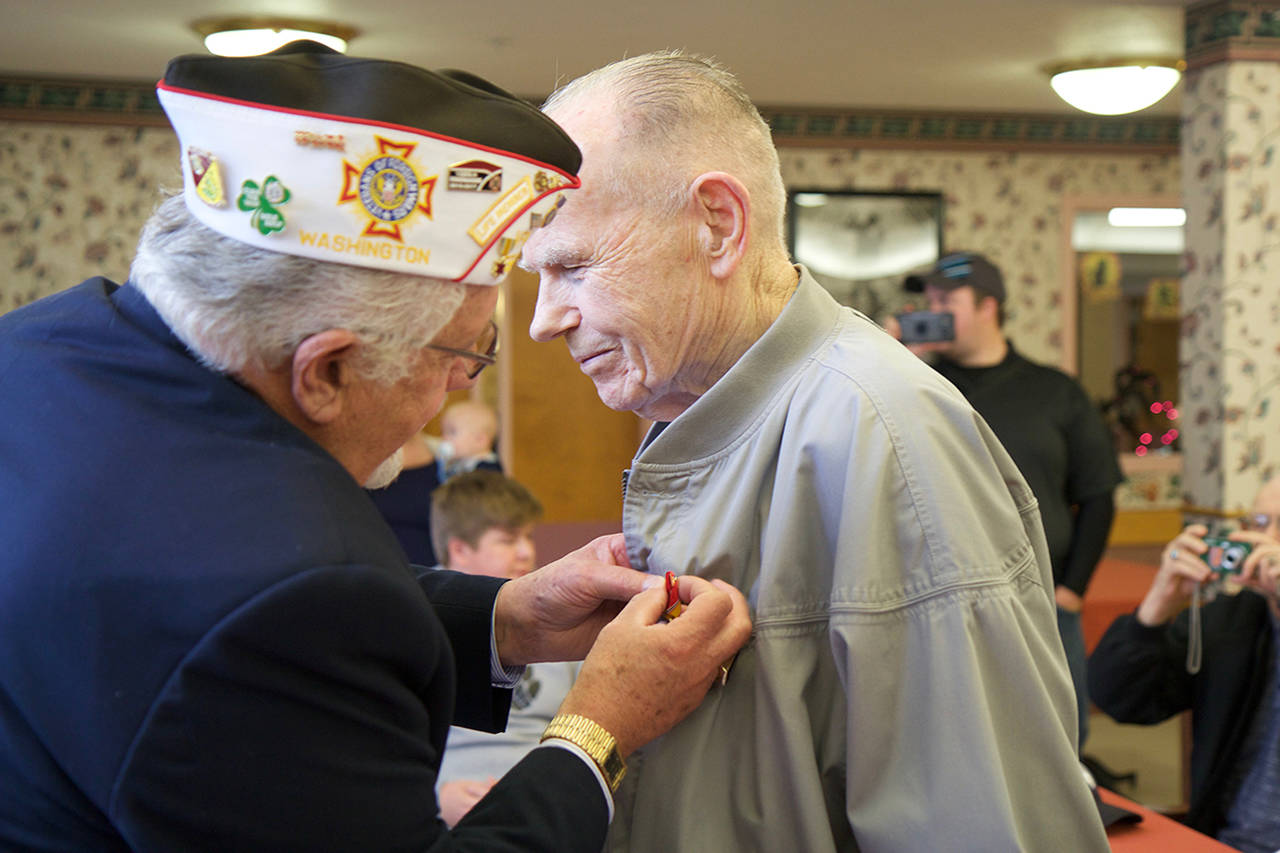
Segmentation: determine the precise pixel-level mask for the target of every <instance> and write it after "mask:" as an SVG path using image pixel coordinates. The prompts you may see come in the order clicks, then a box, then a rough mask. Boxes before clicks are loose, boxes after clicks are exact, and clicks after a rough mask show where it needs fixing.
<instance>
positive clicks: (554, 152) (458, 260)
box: [157, 41, 582, 284]
mask: <svg viewBox="0 0 1280 853" xmlns="http://www.w3.org/2000/svg"><path fill="white" fill-rule="evenodd" d="M157 91H158V94H159V97H160V103H161V104H162V106H163V107H164V110H165V113H166V114H167V115H168V117H169V121H170V122H171V123H172V124H173V127H174V130H175V131H177V134H178V141H179V144H180V146H181V151H182V172H183V188H184V193H185V199H186V203H187V207H188V208H190V210H191V212H192V213H193V214H194V215H195V216H196V218H198V219H199V220H200V221H201V222H203V223H204V224H205V225H207V226H208V227H210V228H212V229H213V230H215V231H217V232H218V233H220V234H223V235H225V236H227V237H231V238H233V239H235V240H240V241H242V242H245V243H250V244H252V245H254V246H259V247H261V248H264V249H270V250H273V251H277V252H284V253H287V254H291V255H302V256H304V257H308V258H315V259H317V260H321V261H331V262H334V263H343V264H355V265H357V266H363V267H372V268H375V269H385V270H396V271H399V272H407V273H414V274H417V275H423V276H430V277H433V278H440V279H446V280H451V281H456V282H463V283H466V284H497V283H499V282H501V281H502V279H503V278H505V277H506V274H507V272H508V271H509V270H510V269H511V267H512V266H513V265H514V263H515V261H516V259H517V258H518V257H519V255H520V249H521V247H522V245H523V243H524V241H525V239H527V238H528V236H529V233H530V232H531V231H532V230H533V229H535V228H538V227H540V226H542V225H545V224H547V223H548V222H549V221H550V220H551V218H552V217H553V216H554V215H555V212H556V211H557V210H558V209H559V206H560V205H561V204H563V203H564V195H563V193H562V191H563V190H566V189H572V188H575V187H578V186H579V185H580V182H579V181H578V178H577V172H578V167H579V166H580V165H581V163H582V156H581V154H580V153H579V151H578V148H577V146H576V145H574V143H573V141H572V140H570V139H569V137H568V136H567V135H566V134H565V133H564V131H563V130H561V129H560V127H559V126H557V125H556V124H555V123H554V122H553V121H551V120H550V119H549V118H547V117H546V116H545V115H543V114H542V113H541V112H540V111H539V110H538V109H537V108H535V107H534V106H533V105H531V104H529V103H527V102H525V101H523V100H521V99H519V98H516V97H514V96H512V95H510V94H508V93H507V92H504V91H503V90H502V89H499V88H498V87H497V86H494V85H493V84H491V83H489V82H487V81H485V80H482V79H481V78H479V77H476V76H474V75H472V74H468V73H466V72H462V71H439V72H433V71H427V70H425V69H422V68H416V67H414V66H412V65H406V64H404V63H400V62H388V61H384V60H378V59H362V58H358V57H348V56H345V55H343V54H340V53H337V52H335V51H333V50H330V49H329V48H327V47H324V46H323V45H319V44H316V43H314V42H306V41H301V42H293V43H292V44H288V45H285V46H284V47H282V48H280V49H279V50H277V51H275V52H273V53H269V54H266V55H263V56H254V57H242V58H241V57H237V58H228V57H217V56H207V55H190V56H181V57H178V58H177V59H174V60H172V61H171V62H170V63H169V66H168V68H167V70H166V71H165V75H164V79H163V80H161V81H160V83H159V84H158V85H157Z"/></svg>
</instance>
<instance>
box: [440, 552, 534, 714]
mask: <svg viewBox="0 0 1280 853" xmlns="http://www.w3.org/2000/svg"><path fill="white" fill-rule="evenodd" d="M418 583H419V585H420V586H421V587H422V590H423V592H425V593H426V594H427V600H429V601H430V602H431V607H432V609H434V610H435V613H436V616H437V617H438V618H439V619H440V623H441V624H442V625H443V626H444V630H445V633H446V634H447V635H448V636H449V645H450V647H451V648H452V649H453V657H454V672H456V673H457V677H458V686H457V690H456V698H455V703H454V717H453V722H454V724H455V725H459V726H466V727H467V728H469V729H476V730H477V731H482V732H500V731H503V730H505V729H506V727H507V714H508V712H509V711H510V709H511V691H510V690H505V689H501V688H496V687H494V686H493V680H492V677H491V675H490V645H489V644H490V635H491V633H492V630H493V603H494V599H495V598H497V595H498V590H499V589H500V588H501V587H502V585H503V584H504V583H506V580H505V579H502V578H489V577H480V576H476V575H467V574H463V573H462V572H451V571H449V570H448V569H431V570H428V571H425V572H423V573H421V574H419V575H418Z"/></svg>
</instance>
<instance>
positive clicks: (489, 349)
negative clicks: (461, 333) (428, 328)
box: [427, 320, 498, 379]
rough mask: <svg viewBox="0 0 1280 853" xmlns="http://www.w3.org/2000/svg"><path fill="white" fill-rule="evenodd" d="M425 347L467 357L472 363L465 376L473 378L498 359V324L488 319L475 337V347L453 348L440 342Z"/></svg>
mask: <svg viewBox="0 0 1280 853" xmlns="http://www.w3.org/2000/svg"><path fill="white" fill-rule="evenodd" d="M427 347H428V348H430V349H434V350H439V351H440V352H447V353H449V354H450V355H456V356H459V357H461V358H465V359H469V360H470V361H471V362H472V364H471V366H470V367H468V368H467V378H468V379H475V378H476V377H477V376H479V375H480V371H482V370H484V369H485V368H486V367H488V366H489V365H491V364H496V363H497V361H498V324H497V323H495V322H493V320H490V321H489V325H487V326H485V327H484V331H483V332H481V333H480V337H479V338H477V339H476V343H475V349H455V348H454V347H444V346H440V344H427Z"/></svg>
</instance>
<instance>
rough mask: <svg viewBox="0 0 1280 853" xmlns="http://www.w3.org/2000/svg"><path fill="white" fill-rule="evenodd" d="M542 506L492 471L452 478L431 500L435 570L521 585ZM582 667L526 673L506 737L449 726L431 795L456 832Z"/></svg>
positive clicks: (532, 561) (534, 739)
mask: <svg viewBox="0 0 1280 853" xmlns="http://www.w3.org/2000/svg"><path fill="white" fill-rule="evenodd" d="M541 517H542V504H541V503H539V502H538V499H537V498H535V497H534V496H533V494H532V493H531V492H530V491H529V490H528V489H526V488H525V487H524V486H523V485H521V484H520V483H518V482H516V481H515V480H513V479H511V478H510V477H507V476H505V475H503V474H500V473H498V472H497V471H485V470H480V471H471V472H469V473H466V474H459V475H458V476H456V477H452V478H450V479H449V481H448V482H446V483H443V484H442V485H441V486H440V487H439V488H438V489H436V492H435V495H434V496H433V497H432V500H431V529H432V535H433V539H434V541H435V550H436V553H438V554H440V562H441V566H439V568H446V569H452V570H454V571H458V572H466V573H467V574H471V575H488V576H489V577H497V578H518V577H521V576H523V575H527V574H528V573H529V572H531V571H533V570H534V569H535V568H536V566H537V563H536V559H537V555H536V553H535V549H534V544H533V529H534V525H535V524H536V523H537V522H538V520H539V519H540V518H541ZM578 667H579V664H577V663H576V662H569V661H557V662H552V663H536V664H530V665H528V666H526V667H525V671H524V675H523V676H522V677H521V679H520V681H519V682H517V683H516V686H515V691H514V693H513V695H512V697H511V715H510V717H508V718H507V730H506V731H505V732H500V733H497V734H491V733H489V732H479V731H475V730H474V729H468V728H462V727H460V726H454V727H452V728H451V729H450V730H449V741H448V744H447V745H446V746H445V751H444V760H443V762H442V763H441V765H440V774H439V776H438V777H437V783H436V791H437V793H438V795H439V798H440V814H441V816H442V817H443V818H444V821H445V823H447V824H449V826H453V825H454V824H456V823H457V822H458V820H460V819H461V818H462V816H463V815H464V814H466V813H467V811H468V810H470V808H471V807H472V806H473V805H475V804H476V803H477V802H479V800H480V799H481V798H482V797H483V796H484V795H485V794H486V793H488V791H489V789H490V788H491V787H493V784H494V782H496V781H497V779H498V777H500V776H502V775H503V774H504V773H506V772H507V771H508V770H509V769H511V768H512V767H514V766H515V764H516V762H517V761H519V760H520V759H521V758H523V757H524V755H525V753H527V752H528V751H529V750H531V749H533V748H534V747H535V746H537V745H538V739H539V738H540V737H541V735H542V731H543V729H545V728H546V727H547V723H549V722H551V718H552V717H554V716H555V714H556V709H557V708H558V707H559V706H560V702H561V701H562V700H563V699H564V696H565V694H566V693H568V692H569V688H570V686H572V685H573V679H574V677H575V676H577V674H578Z"/></svg>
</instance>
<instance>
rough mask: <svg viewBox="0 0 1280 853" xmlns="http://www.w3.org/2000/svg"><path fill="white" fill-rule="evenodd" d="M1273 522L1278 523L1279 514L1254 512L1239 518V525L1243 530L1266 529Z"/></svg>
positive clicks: (1279, 522) (1279, 520)
mask: <svg viewBox="0 0 1280 853" xmlns="http://www.w3.org/2000/svg"><path fill="white" fill-rule="evenodd" d="M1273 524H1280V515H1272V514H1270V513H1265V512H1255V513H1251V514H1249V515H1246V516H1242V517H1241V519H1240V527H1242V528H1243V529H1245V530H1266V529H1267V528H1269V527H1270V526H1271V525H1273Z"/></svg>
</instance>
